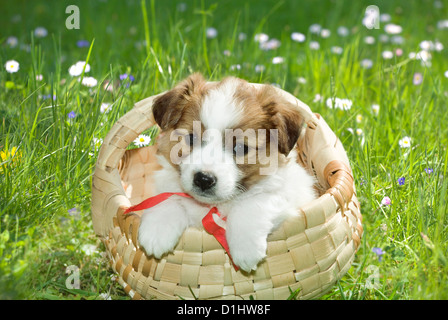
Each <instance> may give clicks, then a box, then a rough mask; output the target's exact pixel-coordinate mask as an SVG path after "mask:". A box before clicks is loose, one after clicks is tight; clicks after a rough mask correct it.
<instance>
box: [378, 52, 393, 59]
mask: <svg viewBox="0 0 448 320" xmlns="http://www.w3.org/2000/svg"><path fill="white" fill-rule="evenodd" d="M381 55H382V57H383V59H385V60H389V59H392V58H393V57H394V53H393V52H392V51H389V50H386V51H383V52H382V53H381Z"/></svg>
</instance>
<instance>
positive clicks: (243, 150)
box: [233, 142, 249, 156]
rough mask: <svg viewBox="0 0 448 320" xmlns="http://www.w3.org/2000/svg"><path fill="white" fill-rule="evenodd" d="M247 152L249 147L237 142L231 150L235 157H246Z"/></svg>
mask: <svg viewBox="0 0 448 320" xmlns="http://www.w3.org/2000/svg"><path fill="white" fill-rule="evenodd" d="M248 152H249V147H248V146H247V145H245V144H244V143H240V142H237V143H235V147H234V148H233V154H234V155H236V156H242V155H246V154H247V153H248Z"/></svg>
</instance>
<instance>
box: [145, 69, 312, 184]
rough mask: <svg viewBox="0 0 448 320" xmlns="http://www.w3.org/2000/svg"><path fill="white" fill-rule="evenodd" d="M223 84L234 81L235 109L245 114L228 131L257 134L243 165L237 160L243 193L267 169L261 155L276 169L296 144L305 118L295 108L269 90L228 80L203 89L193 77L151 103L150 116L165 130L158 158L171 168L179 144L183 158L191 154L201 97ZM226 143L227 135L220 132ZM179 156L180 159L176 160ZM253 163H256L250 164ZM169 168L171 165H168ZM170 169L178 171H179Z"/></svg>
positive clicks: (200, 80)
mask: <svg viewBox="0 0 448 320" xmlns="http://www.w3.org/2000/svg"><path fill="white" fill-rule="evenodd" d="M226 81H237V82H238V85H237V86H236V88H237V89H236V91H235V93H234V97H233V98H234V100H235V103H236V105H237V107H241V108H243V112H244V120H242V121H241V122H240V123H239V124H238V125H237V126H235V127H233V128H228V129H234V130H235V129H241V130H242V132H243V133H244V132H245V131H246V130H253V131H254V132H255V133H256V134H257V142H256V143H255V144H254V143H253V141H252V142H251V143H250V142H249V143H248V144H249V147H250V151H249V152H248V153H247V155H245V156H244V157H245V159H244V161H241V159H239V160H240V161H239V162H244V163H241V164H237V166H238V167H239V169H240V171H241V172H242V173H243V176H242V178H241V181H240V184H241V185H242V186H244V187H245V188H249V187H250V186H252V185H254V184H255V183H257V182H258V181H259V180H260V179H262V178H263V177H264V176H262V175H260V169H261V168H267V167H269V163H264V164H263V163H261V161H260V154H263V155H266V157H267V158H272V157H276V160H277V163H278V166H282V165H284V164H285V162H286V156H287V155H288V153H289V152H290V151H291V149H292V148H293V147H294V145H295V143H296V141H297V139H298V138H299V134H300V129H301V128H302V125H303V118H302V116H301V115H300V113H299V112H298V111H297V110H296V109H295V107H294V106H293V105H292V104H291V103H290V102H288V101H287V100H286V99H285V98H283V97H281V96H280V95H279V94H278V93H277V92H276V90H275V88H273V87H272V86H269V85H264V86H263V87H262V88H259V89H256V88H254V87H253V86H252V85H250V84H249V83H247V82H246V81H244V80H241V79H238V78H233V77H228V78H225V79H224V80H223V81H221V82H218V83H213V84H210V83H209V84H207V83H206V82H205V80H204V78H203V77H202V76H201V75H200V74H193V75H191V76H190V77H188V78H187V79H185V80H184V81H182V82H181V83H180V84H179V85H177V86H176V87H175V88H174V89H172V90H170V91H169V92H167V93H166V94H164V95H162V96H161V97H159V98H157V99H156V100H155V101H154V105H153V112H154V118H155V119H156V122H157V124H158V125H159V126H160V127H161V129H162V130H163V136H162V137H161V138H160V140H159V149H158V152H159V153H160V154H163V155H164V156H165V158H166V159H167V160H168V161H169V162H170V163H172V161H171V159H170V153H171V150H172V149H173V148H174V147H176V148H177V149H180V148H179V144H178V143H179V142H180V143H181V146H182V155H183V156H187V155H188V154H189V152H190V150H191V149H190V146H189V145H188V141H187V139H185V135H186V134H189V133H193V122H194V121H200V120H201V119H200V108H201V104H202V101H203V98H204V96H205V95H206V94H207V92H208V91H209V90H210V89H211V88H213V89H219V88H220V86H222V85H223V84H224V83H225V82H226ZM205 129H207V128H204V127H203V126H201V132H194V133H195V134H196V135H197V136H198V137H202V135H203V132H204V130H205ZM259 129H264V130H265V133H266V134H265V135H264V136H262V137H258V133H259V131H258V130H259ZM271 129H277V130H278V135H277V136H273V135H271V134H270V130H271ZM176 130H177V131H179V132H180V133H182V132H183V135H182V134H181V135H180V136H178V140H175V141H171V140H173V139H172V138H171V136H172V133H173V132H177V131H176ZM222 134H223V138H224V139H225V133H224V132H223V133H222ZM227 138H228V139H232V141H224V145H225V146H229V145H230V146H232V145H233V143H234V142H233V141H234V140H236V139H238V138H241V137H236V138H234V137H230V138H229V137H227ZM274 143H275V144H277V145H278V149H277V148H275V150H274V152H275V154H270V148H271V144H274ZM178 156H181V154H178ZM254 162H255V163H254ZM172 164H173V163H172ZM173 166H174V167H175V168H176V169H177V170H179V167H178V165H176V164H173Z"/></svg>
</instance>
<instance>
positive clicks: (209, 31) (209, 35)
mask: <svg viewBox="0 0 448 320" xmlns="http://www.w3.org/2000/svg"><path fill="white" fill-rule="evenodd" d="M205 34H206V36H207V38H209V39H213V38H216V37H217V36H218V30H216V29H215V28H213V27H210V28H207V30H206V31H205Z"/></svg>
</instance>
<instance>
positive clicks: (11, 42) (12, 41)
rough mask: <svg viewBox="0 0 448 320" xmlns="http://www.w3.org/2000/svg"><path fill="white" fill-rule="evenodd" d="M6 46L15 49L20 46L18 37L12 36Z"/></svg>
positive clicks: (7, 40)
mask: <svg viewBox="0 0 448 320" xmlns="http://www.w3.org/2000/svg"><path fill="white" fill-rule="evenodd" d="M6 44H7V45H8V46H9V47H10V48H15V47H17V45H18V44H19V40H18V39H17V37H14V36H10V37H8V39H6Z"/></svg>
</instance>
